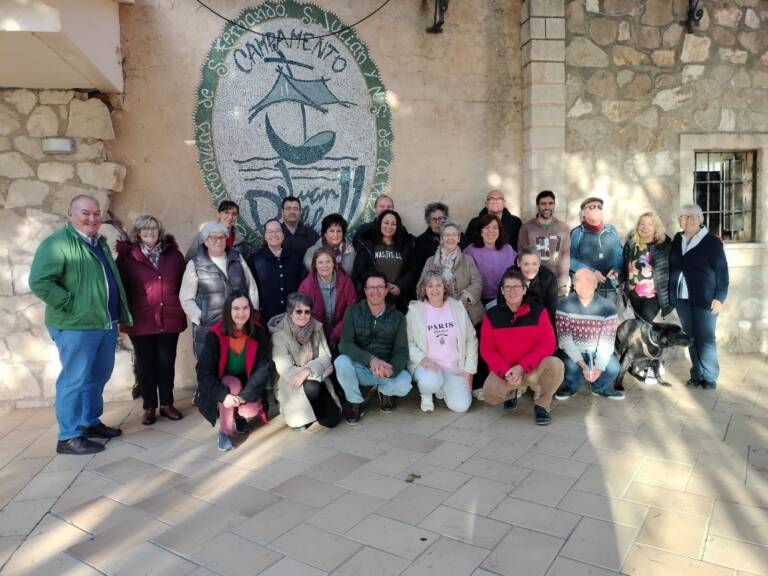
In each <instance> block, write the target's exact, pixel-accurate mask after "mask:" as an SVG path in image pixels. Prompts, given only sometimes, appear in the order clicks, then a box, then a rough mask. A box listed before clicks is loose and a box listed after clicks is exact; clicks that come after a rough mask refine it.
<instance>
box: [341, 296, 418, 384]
mask: <svg viewBox="0 0 768 576" xmlns="http://www.w3.org/2000/svg"><path fill="white" fill-rule="evenodd" d="M339 351H340V352H341V353H342V354H346V355H347V356H349V357H350V358H351V359H352V360H353V361H355V362H360V363H361V364H364V365H366V366H368V365H369V364H370V362H371V356H376V358H379V359H380V360H384V361H385V362H389V363H390V364H391V365H392V368H393V369H394V373H395V375H397V374H399V373H400V371H401V370H404V369H405V368H406V366H407V364H408V334H407V331H406V322H405V316H403V314H402V313H401V312H400V311H398V310H397V308H395V307H394V306H392V305H387V307H386V308H385V310H384V312H382V314H381V316H379V317H378V318H375V317H374V316H373V314H371V309H370V308H369V307H368V302H366V301H365V300H361V301H360V302H357V303H355V304H353V305H352V306H350V307H349V308H347V311H346V312H345V313H344V331H343V332H342V333H341V341H340V342H339Z"/></svg>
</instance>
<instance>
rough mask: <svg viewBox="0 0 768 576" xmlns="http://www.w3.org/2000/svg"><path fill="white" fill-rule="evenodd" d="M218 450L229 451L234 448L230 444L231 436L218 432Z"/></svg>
mask: <svg viewBox="0 0 768 576" xmlns="http://www.w3.org/2000/svg"><path fill="white" fill-rule="evenodd" d="M218 446H219V452H229V451H230V450H232V448H234V446H232V438H230V437H229V436H227V435H226V434H224V433H223V432H219V443H218Z"/></svg>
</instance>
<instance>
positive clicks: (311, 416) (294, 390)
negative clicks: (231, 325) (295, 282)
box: [269, 292, 341, 431]
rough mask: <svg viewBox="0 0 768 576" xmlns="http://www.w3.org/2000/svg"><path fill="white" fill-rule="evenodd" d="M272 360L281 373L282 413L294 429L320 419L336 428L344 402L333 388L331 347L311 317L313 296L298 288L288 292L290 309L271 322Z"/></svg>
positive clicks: (318, 323)
mask: <svg viewBox="0 0 768 576" xmlns="http://www.w3.org/2000/svg"><path fill="white" fill-rule="evenodd" d="M269 330H270V332H271V333H272V360H273V361H274V363H275V370H276V371H277V374H278V376H279V380H278V382H277V400H278V402H280V413H281V414H282V415H283V418H284V419H285V423H286V424H288V426H290V427H291V428H292V429H294V430H297V431H299V430H304V429H306V428H308V427H309V426H310V425H311V424H312V423H313V422H315V421H317V422H319V423H320V424H322V425H323V426H325V427H326V428H333V427H335V426H336V425H337V424H338V423H339V419H340V417H341V404H340V402H339V400H338V398H337V397H336V394H335V393H334V391H333V384H332V382H331V380H330V378H329V377H330V375H331V373H332V372H333V364H332V363H331V351H330V349H329V348H328V342H327V341H326V339H325V334H324V333H323V325H322V324H321V323H320V322H318V321H317V320H315V319H314V318H312V299H311V298H310V297H309V296H307V295H306V294H300V293H298V292H296V293H294V294H291V295H290V296H288V302H287V311H286V313H285V314H283V315H281V316H276V317H275V318H273V319H272V321H271V322H270V323H269Z"/></svg>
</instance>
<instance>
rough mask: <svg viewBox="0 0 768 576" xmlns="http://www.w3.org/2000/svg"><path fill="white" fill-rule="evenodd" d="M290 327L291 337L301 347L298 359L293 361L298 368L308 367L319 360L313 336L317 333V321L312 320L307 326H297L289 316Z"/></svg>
mask: <svg viewBox="0 0 768 576" xmlns="http://www.w3.org/2000/svg"><path fill="white" fill-rule="evenodd" d="M288 326H289V327H290V329H291V335H292V336H293V338H294V339H295V340H296V342H298V343H299V345H300V346H301V348H300V349H299V355H298V357H295V358H294V359H293V360H294V362H296V365H297V366H306V365H307V364H308V363H309V362H311V361H312V360H314V359H315V358H317V347H316V346H315V343H314V341H313V338H312V335H313V334H314V333H315V321H314V319H312V318H310V319H309V322H307V325H306V326H297V325H296V324H294V323H293V320H292V319H291V316H290V315H288Z"/></svg>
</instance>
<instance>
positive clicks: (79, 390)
mask: <svg viewBox="0 0 768 576" xmlns="http://www.w3.org/2000/svg"><path fill="white" fill-rule="evenodd" d="M48 333H49V334H50V335H51V339H52V340H53V341H54V343H55V344H56V348H58V350H59V360H60V361H61V373H60V374H59V377H58V378H57V379H56V420H57V422H58V423H59V440H69V439H70V438H75V437H77V436H80V435H81V434H80V431H79V430H78V427H79V426H96V425H98V424H99V422H100V420H99V418H101V414H102V413H103V412H104V399H103V397H102V394H103V392H104V386H105V385H106V383H107V381H108V380H109V378H110V376H112V368H114V366H115V346H116V345H117V324H113V325H112V328H111V329H109V330H60V329H58V328H48Z"/></svg>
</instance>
